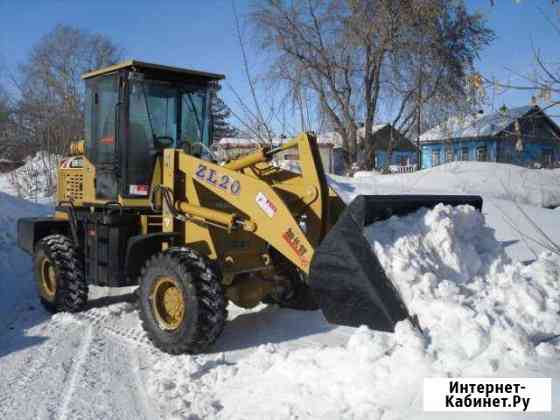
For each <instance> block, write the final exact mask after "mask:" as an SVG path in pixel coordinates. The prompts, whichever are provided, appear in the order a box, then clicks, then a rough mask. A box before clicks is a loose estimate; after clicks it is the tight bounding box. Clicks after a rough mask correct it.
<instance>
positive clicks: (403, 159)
mask: <svg viewBox="0 0 560 420" xmlns="http://www.w3.org/2000/svg"><path fill="white" fill-rule="evenodd" d="M390 165H397V166H411V165H416V152H414V151H408V150H393V153H391V158H390V159H389V156H388V153H387V151H385V150H376V151H375V169H376V170H382V169H384V168H386V167H387V166H390Z"/></svg>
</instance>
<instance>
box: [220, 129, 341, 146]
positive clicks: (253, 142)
mask: <svg viewBox="0 0 560 420" xmlns="http://www.w3.org/2000/svg"><path fill="white" fill-rule="evenodd" d="M292 139H293V138H292V137H286V138H283V137H274V138H273V139H272V145H273V146H279V145H281V144H284V143H287V142H289V141H290V140H292ZM218 143H219V144H220V146H222V147H223V148H225V149H237V148H239V149H243V148H254V147H256V146H258V145H261V144H264V142H262V141H260V140H258V139H254V138H241V137H224V138H223V139H221V140H220V141H219V142H218ZM317 143H319V145H326V146H329V145H333V146H339V145H340V146H342V138H341V137H340V135H339V134H338V133H335V132H330V133H325V134H320V135H318V136H317Z"/></svg>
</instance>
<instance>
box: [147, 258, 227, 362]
mask: <svg viewBox="0 0 560 420" xmlns="http://www.w3.org/2000/svg"><path fill="white" fill-rule="evenodd" d="M139 295H140V296H139V302H140V305H139V306H140V319H141V321H142V326H143V327H144V330H145V331H146V333H147V334H148V337H149V338H150V340H151V341H152V343H153V344H154V345H155V346H156V347H158V348H159V349H161V350H163V351H164V352H166V353H170V354H181V353H190V354H196V353H201V352H203V351H205V350H206V349H207V348H208V347H209V346H211V345H212V344H213V343H214V342H215V341H216V339H217V338H218V336H219V335H220V334H221V333H222V331H223V329H224V325H225V322H226V319H227V311H226V299H225V295H224V289H223V287H222V284H221V277H220V275H219V272H218V271H217V270H215V269H213V268H212V265H211V263H210V261H208V260H207V259H206V258H204V257H202V256H201V255H199V254H197V253H196V252H195V251H193V250H191V249H189V248H170V249H168V250H167V251H164V252H161V253H159V254H157V255H155V256H153V257H152V258H150V260H149V261H148V262H147V263H146V265H145V266H144V268H143V269H142V273H141V276H140V288H139Z"/></svg>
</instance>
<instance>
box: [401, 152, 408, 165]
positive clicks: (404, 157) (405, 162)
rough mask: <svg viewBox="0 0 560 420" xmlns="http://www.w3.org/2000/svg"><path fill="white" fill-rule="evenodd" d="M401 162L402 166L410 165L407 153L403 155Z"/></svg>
mask: <svg viewBox="0 0 560 420" xmlns="http://www.w3.org/2000/svg"><path fill="white" fill-rule="evenodd" d="M400 164H401V166H407V165H408V159H407V158H406V156H405V155H401V158H400Z"/></svg>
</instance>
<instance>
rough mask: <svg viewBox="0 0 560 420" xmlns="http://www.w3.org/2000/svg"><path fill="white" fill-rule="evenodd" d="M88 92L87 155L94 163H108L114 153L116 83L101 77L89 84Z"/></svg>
mask: <svg viewBox="0 0 560 420" xmlns="http://www.w3.org/2000/svg"><path fill="white" fill-rule="evenodd" d="M88 91H89V94H88V103H87V105H86V106H87V110H86V133H88V137H89V138H88V139H87V148H88V155H89V156H91V159H92V160H93V162H94V163H110V162H112V161H113V160H114V153H115V120H116V111H117V102H118V98H119V93H118V90H117V82H116V80H115V78H114V77H112V76H108V77H102V78H100V79H97V80H94V81H91V82H89V83H88ZM88 117H89V118H88ZM90 118H91V119H90ZM90 130H91V131H90Z"/></svg>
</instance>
